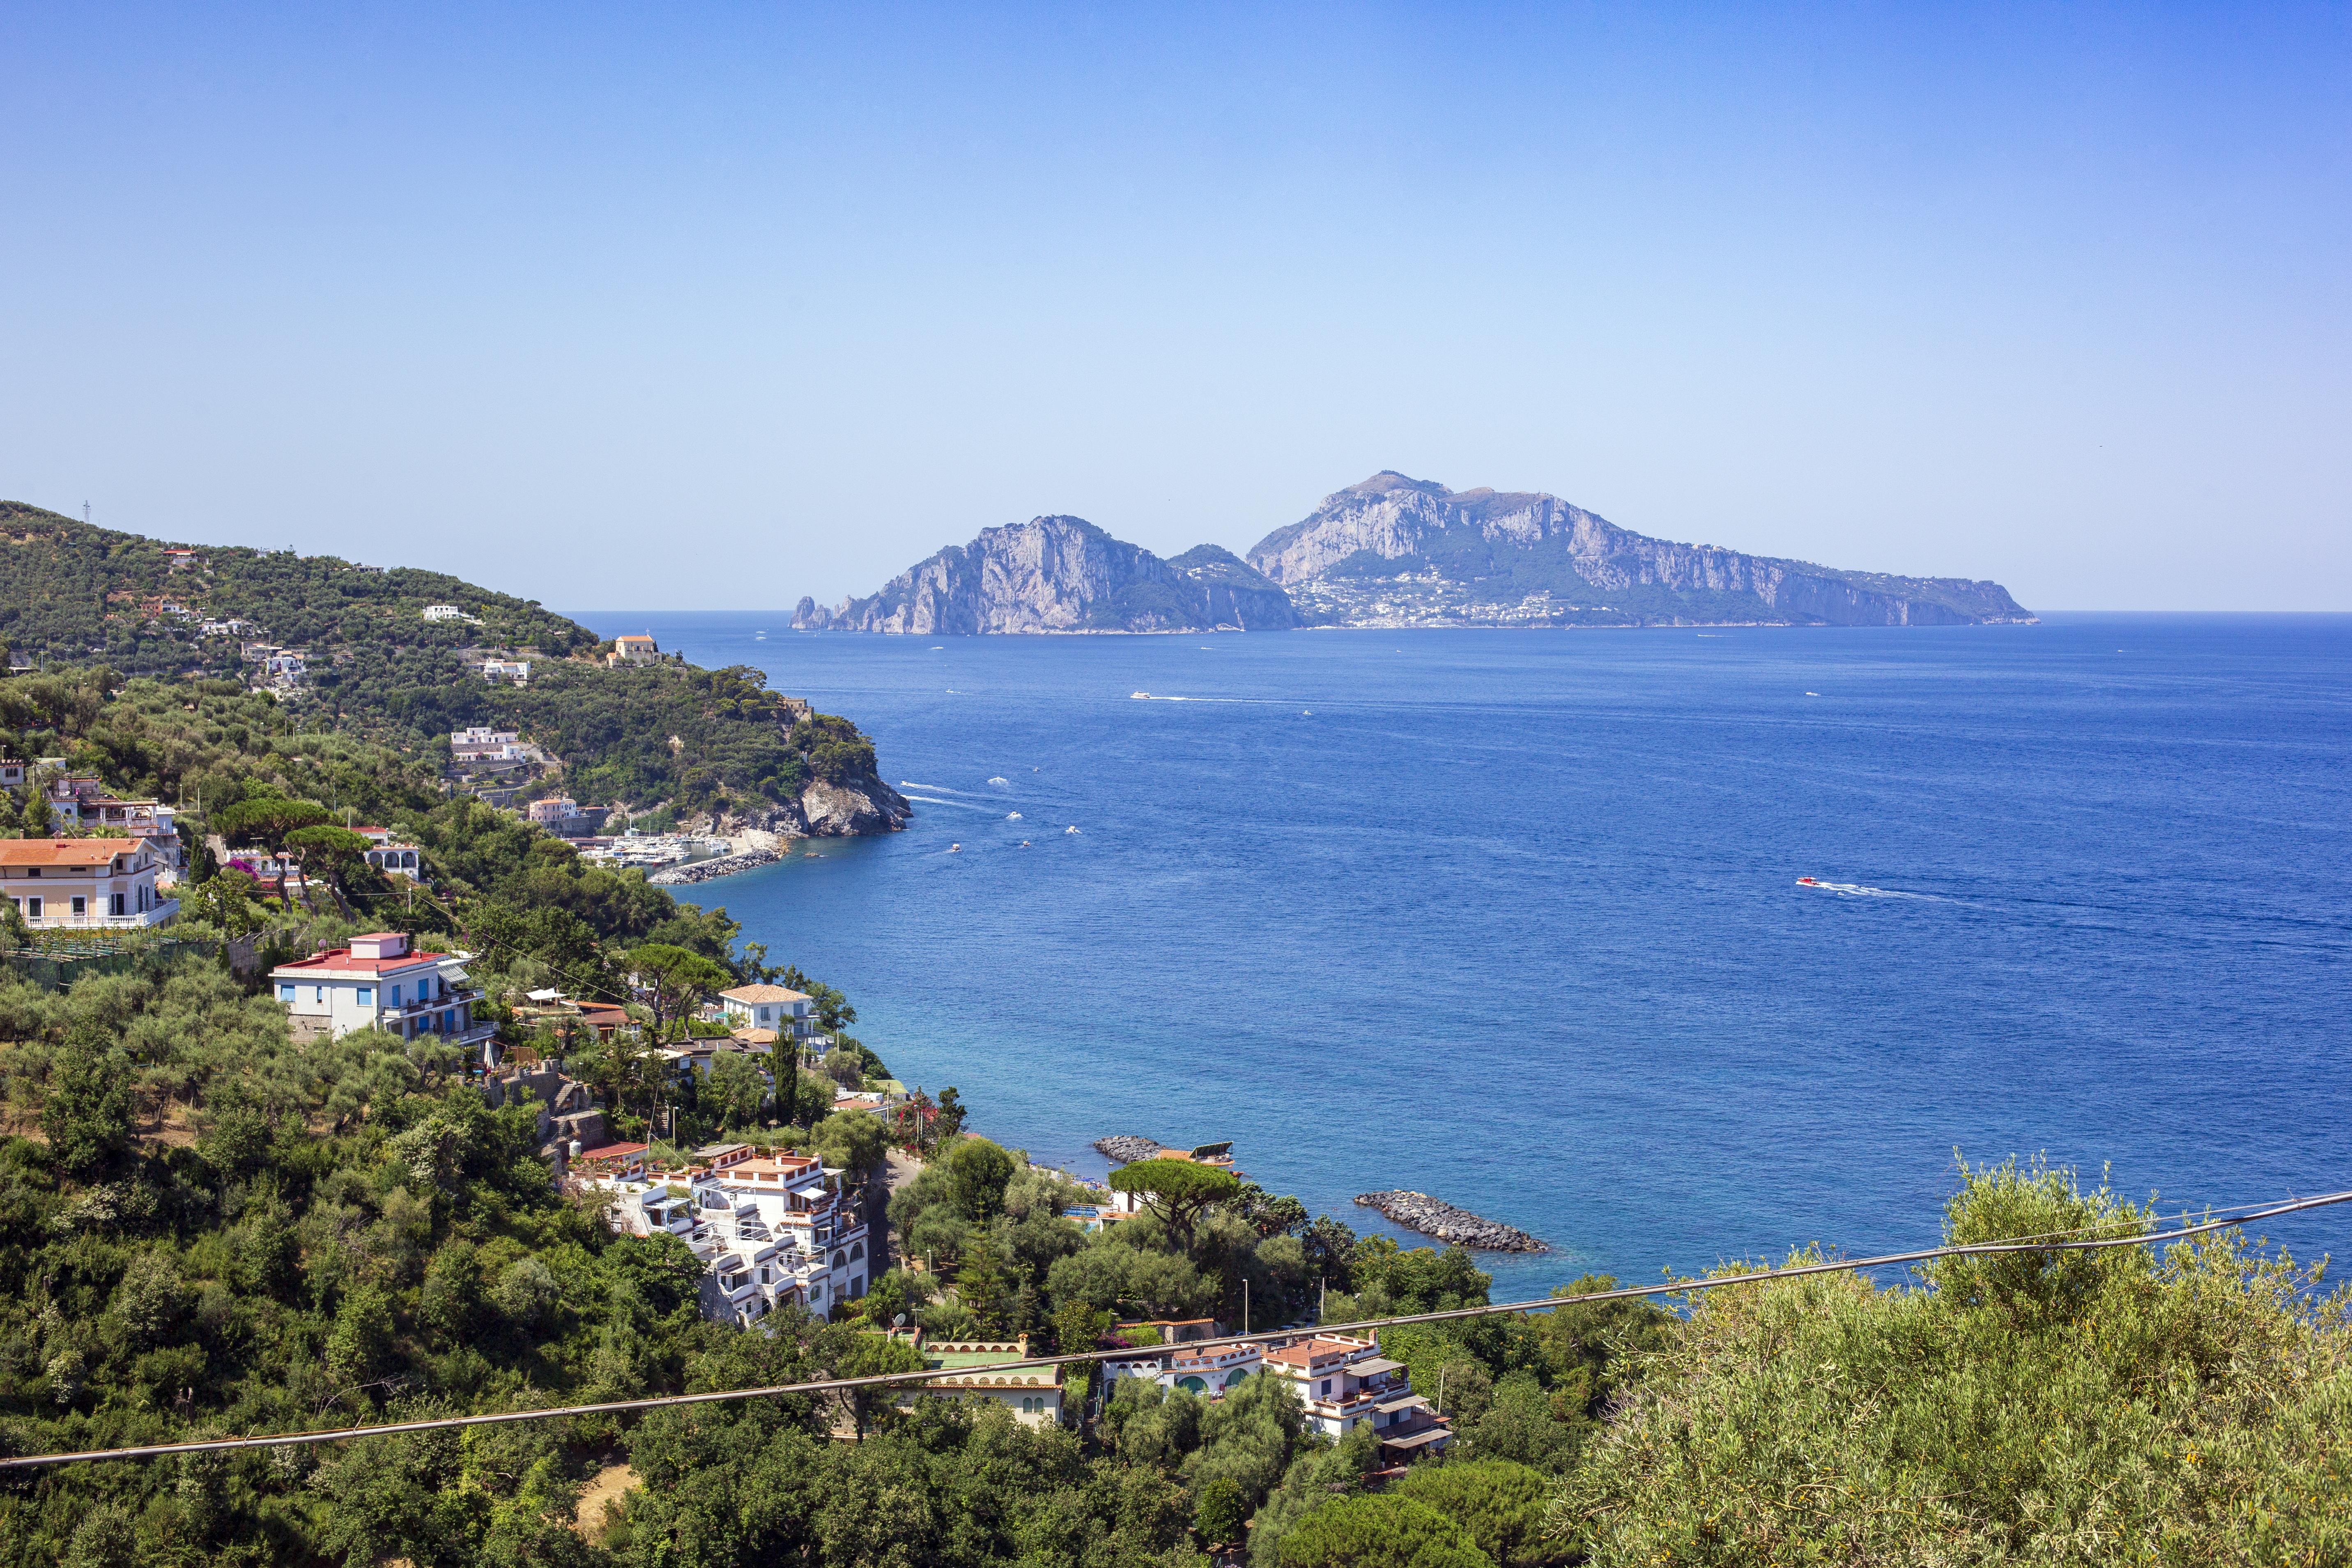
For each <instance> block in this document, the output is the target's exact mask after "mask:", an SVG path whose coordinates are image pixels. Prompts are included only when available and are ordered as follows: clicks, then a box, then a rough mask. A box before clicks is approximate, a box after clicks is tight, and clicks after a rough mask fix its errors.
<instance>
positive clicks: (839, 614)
mask: <svg viewBox="0 0 2352 1568" xmlns="http://www.w3.org/2000/svg"><path fill="white" fill-rule="evenodd" d="M1297 624H1298V616H1297V612H1296V611H1295V610H1294V609H1293V608H1292V607H1291V604H1290V599H1289V597H1288V595H1286V594H1284V593H1283V591H1282V590H1281V588H1279V587H1277V586H1276V584H1272V583H1270V582H1268V581H1266V580H1265V577H1263V576H1261V575H1260V574H1258V573H1257V572H1256V571H1255V570H1253V569H1252V568H1251V567H1250V566H1249V565H1248V564H1247V563H1244V562H1243V561H1242V560H1241V559H1240V558H1239V557H1238V556H1235V555H1234V554H1233V553H1232V552H1229V551H1225V550H1221V549H1219V548H1217V547H1216V546H1215V545H1213V544H1204V545H1202V546H1200V547H1199V548H1197V549H1194V550H1190V551H1187V552H1185V553H1183V554H1182V555H1180V556H1178V557H1177V558H1176V559H1175V560H1173V561H1163V560H1161V559H1160V557H1159V556H1157V555H1154V554H1153V553H1152V552H1150V551H1149V550H1145V549H1143V548H1141V547H1140V546H1139V545H1133V544H1128V543H1124V542H1120V541H1118V540H1116V539H1113V538H1112V537H1111V536H1110V535H1109V534H1108V533H1105V532H1104V531H1102V530H1101V529H1099V528H1097V527H1096V526H1095V525H1094V524H1093V523H1090V522H1088V521H1086V520H1085V519H1083V518H1076V517H1039V518H1033V519H1031V520H1030V521H1027V522H1024V523H1019V524H1016V525H1014V526H1012V527H1008V528H992V529H987V530H985V531H982V533H981V535H980V537H979V538H977V539H975V540H973V541H972V542H971V543H970V544H967V545H951V546H950V547H949V548H947V549H945V550H942V551H940V552H939V553H938V554H936V555H934V556H932V557H931V558H930V559H929V560H928V561H925V562H923V563H920V564H919V565H917V566H914V567H912V568H911V569H909V570H908V571H906V572H903V573H901V574H898V576H896V577H894V578H892V579H891V580H890V581H889V582H888V583H887V584H883V587H882V591H881V592H880V593H878V594H876V595H872V596H871V597H869V598H864V599H845V600H843V601H842V603H841V605H840V606H839V607H838V608H836V609H832V610H825V609H822V608H820V607H818V605H816V603H815V601H814V600H812V599H805V598H804V599H803V600H802V601H801V603H800V607H799V609H798V610H797V611H795V613H794V614H793V626H794V627H795V628H797V629H800V630H804V631H806V630H838V631H863V632H906V633H912V634H916V635H919V636H927V637H938V636H941V635H951V636H967V637H970V636H980V635H984V634H990V633H1003V632H1180V631H1209V630H1213V629H1215V628H1217V627H1220V626H1232V627H1239V628H1243V629H1246V630H1251V631H1257V630H1262V629H1265V628H1268V627H1282V626H1296V625H1297Z"/></svg>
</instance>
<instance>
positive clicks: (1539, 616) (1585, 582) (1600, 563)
mask: <svg viewBox="0 0 2352 1568" xmlns="http://www.w3.org/2000/svg"><path fill="white" fill-rule="evenodd" d="M2033 618H2034V617H2033V616H2032V615H2030V614H2029V613H2027V612H2026V611H2025V610H2024V609H2023V608H2022V607H2021V606H2020V605H2019V604H2018V603H2017V601H2016V600H2015V599H2013V598H2011V596H2010V595H2009V591H2008V590H2007V589H2005V588H2003V587H2002V586H2001V585H2000V584H1998V583H1987V582H1979V581H1974V580H1971V579H1967V578H1959V577H1903V576H1895V575H1892V574H1886V573H1881V572H1854V571H1846V570H1843V569H1840V568H1837V567H1831V566H1817V565H1814V564H1813V563H1811V562H1805V561H1790V560H1783V559H1780V558H1779V557H1777V556H1769V555H1748V554H1744V553H1742V552H1739V551H1737V550H1727V549H1724V548H1722V547H1721V546H1718V545H1713V544H1676V543H1673V542H1668V541H1666V540H1662V539H1652V538H1650V537H1649V536H1647V535H1645V534H1640V533H1635V532H1633V531H1632V530H1630V529H1625V528H1620V527H1618V526H1617V525H1616V524H1615V523H1613V522H1611V521H1608V520H1607V519H1606V518H1602V517H1599V516H1596V515H1595V514H1593V513H1591V512H1589V511H1587V510H1584V509H1583V508H1581V507H1578V506H1572V505H1570V503H1569V502H1567V501H1564V500H1560V499H1559V497H1557V496H1552V495H1547V494H1544V493H1542V492H1540V491H1532V490H1530V491H1518V490H1495V489H1484V488H1481V489H1469V490H1459V491H1457V490H1452V489H1447V488H1446V487H1445V486H1444V485H1441V484H1437V483H1434V482H1433V481H1431V480H1427V479H1411V478H1408V477H1407V476H1405V475H1403V474H1400V473H1396V472H1394V471H1393V470H1388V469H1383V470H1382V471H1381V472H1380V473H1377V474H1374V475H1373V476H1372V477H1371V478H1370V479H1366V480H1364V481H1363V482H1362V483H1360V484H1354V485H1349V487H1348V488H1347V489H1342V490H1337V491H1334V492H1333V493H1332V494H1330V495H1328V496H1326V497H1325V498H1324V500H1323V503H1322V505H1320V506H1319V507H1318V508H1316V510H1314V511H1312V512H1310V513H1309V514H1308V515H1307V516H1306V517H1305V518H1303V519H1301V520H1300V521H1297V522H1294V523H1290V524H1288V525H1286V526H1285V527H1282V528H1277V529H1276V530H1275V531H1273V532H1271V533H1269V534H1267V535H1266V536H1265V538H1264V539H1261V540H1260V541H1258V542H1257V543H1256V544H1255V546H1253V547H1252V548H1251V550H1250V551H1249V552H1248V555H1247V558H1246V559H1244V558H1243V557H1241V556H1237V555H1234V553H1233V552H1230V551H1227V550H1223V549H1221V548H1219V547H1218V546H1216V545H1213V544H1203V545H1199V546H1197V547H1195V548H1193V549H1192V550H1188V551H1186V552H1184V553H1183V554H1181V555H1179V556H1176V557H1175V558H1174V559H1172V560H1167V561H1163V560H1161V559H1160V557H1159V556H1157V555H1154V554H1153V553H1152V552H1150V551H1149V550H1145V549H1143V548H1141V547H1140V546H1138V545H1133V544H1127V543H1123V542H1120V541H1118V540H1116V539H1113V538H1112V537H1111V536H1110V535H1109V534H1108V533H1106V532H1104V531H1102V530H1101V529H1099V528H1097V527H1096V526H1095V525H1094V524H1093V523H1091V522H1088V521H1086V520H1085V519H1083V518H1076V517H1038V518H1032V519H1031V520H1030V521H1027V522H1025V523H1020V524H1016V525H1013V526H1012V527H1007V528H992V529H987V530H984V531H982V533H981V535H980V536H979V537H978V538H977V539H974V540H973V541H972V542H971V543H970V544H967V545H956V546H951V547H950V548H948V549H946V550H942V551H940V552H939V553H938V554H936V555H934V556H932V557H931V558H930V559H929V560H928V561H924V562H922V563H919V564H918V565H916V566H913V567H910V568H909V569H908V570H907V571H905V572H903V573H901V574H898V576H897V577H894V578H892V579H891V580H890V581H889V582H888V583H887V584H884V585H883V587H882V589H881V591H880V592H878V593H876V594H873V595H869V596H867V597H866V598H863V599H844V600H843V601H842V602H841V604H840V605H838V606H837V607H835V608H834V609H830V610H828V609H824V608H822V607H820V606H819V605H817V603H816V601H815V600H814V599H813V598H803V599H802V600H801V602H800V607H799V609H798V610H797V611H796V612H795V613H794V615H793V626H794V627H795V628H796V629H798V630H802V631H866V632H908V633H918V634H920V635H923V636H926V637H938V636H941V635H961V636H980V635H984V634H993V633H1003V632H1202V631H1225V630H1230V631H1272V630H1285V629H1288V628H1291V627H1296V626H1380V627H1407V626H1999V625H2004V624H2021V623H2029V622H2032V620H2033Z"/></svg>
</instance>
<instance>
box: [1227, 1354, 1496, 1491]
mask: <svg viewBox="0 0 2352 1568" xmlns="http://www.w3.org/2000/svg"><path fill="white" fill-rule="evenodd" d="M1265 1373H1266V1375H1267V1376H1268V1377H1280V1378H1284V1379H1286V1380H1287V1381H1288V1382H1289V1384H1290V1385H1291V1387H1292V1389H1293V1390H1294V1391H1296V1392H1297V1395H1298V1398H1299V1403H1301V1404H1302V1405H1305V1406H1306V1407H1307V1425H1308V1426H1312V1427H1313V1428H1315V1430H1317V1431H1318V1432H1321V1433H1324V1434H1325V1435H1327V1436H1332V1437H1344V1436H1347V1435H1348V1434H1349V1432H1352V1431H1354V1430H1355V1429H1356V1428H1357V1427H1358V1426H1367V1425H1369V1426H1370V1427H1371V1428H1372V1430H1373V1433H1374V1434H1375V1436H1378V1437H1379V1439H1380V1444H1381V1458H1382V1460H1383V1461H1386V1462H1392V1463H1402V1462H1404V1461H1405V1460H1407V1459H1410V1458H1414V1457H1416V1456H1417V1455H1419V1454H1422V1453H1436V1452H1438V1451H1439V1450H1441V1449H1443V1448H1444V1447H1445V1446H1446V1445H1447V1444H1448V1443H1450V1442H1452V1441H1453V1438H1454V1430H1453V1428H1452V1427H1450V1426H1447V1425H1446V1424H1445V1418H1444V1416H1442V1415H1438V1414H1437V1413H1436V1411H1435V1410H1434V1409H1433V1408H1432V1407H1431V1405H1430V1403H1429V1401H1428V1400H1426V1399H1424V1398H1423V1397H1421V1396H1420V1395H1419V1394H1415V1393H1413V1391H1412V1378H1411V1377H1410V1376H1408V1375H1407V1374H1406V1372H1405V1369H1404V1363H1402V1362H1396V1361H1391V1360H1389V1359H1388V1358H1387V1357H1386V1356H1383V1355H1381V1346H1380V1342H1379V1341H1378V1340H1371V1339H1360V1338H1358V1337H1357V1336H1355V1335H1353V1334H1315V1335H1311V1336H1309V1337H1307V1338H1305V1339H1301V1340H1297V1341H1295V1342H1292V1343H1290V1344H1286V1345H1285V1346H1283V1347H1282V1348H1281V1349H1279V1350H1270V1351H1268V1352H1265Z"/></svg>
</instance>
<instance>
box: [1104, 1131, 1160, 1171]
mask: <svg viewBox="0 0 2352 1568" xmlns="http://www.w3.org/2000/svg"><path fill="white" fill-rule="evenodd" d="M1095 1147H1096V1148H1097V1149H1098V1150H1100V1151H1101V1152H1103V1153H1105V1154H1107V1155H1108V1156H1109V1157H1110V1159H1111V1160H1112V1161H1113V1162H1114V1163H1118V1164H1121V1165H1132V1164H1134V1163H1136V1162H1137V1161H1138V1160H1149V1159H1150V1158H1151V1156H1153V1155H1154V1154H1157V1153H1159V1152H1160V1150H1161V1149H1162V1148H1164V1147H1166V1145H1164V1144H1162V1143H1161V1142H1160V1140H1159V1139H1157V1138H1137V1137H1135V1136H1133V1135H1131V1134H1129V1133H1125V1132H1120V1133H1115V1134H1113V1135H1112V1136H1110V1137H1108V1138H1097V1139H1096V1140H1095Z"/></svg>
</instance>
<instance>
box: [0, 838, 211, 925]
mask: <svg viewBox="0 0 2352 1568" xmlns="http://www.w3.org/2000/svg"><path fill="white" fill-rule="evenodd" d="M162 868H163V862H162V861H161V860H159V859H158V858H156V855H155V851H154V849H153V848H152V847H151V846H150V845H148V844H147V843H146V841H145V840H143V839H138V838H7V839H0V888H5V889H6V891H7V895H8V900H9V901H10V902H11V903H13V904H15V905H16V909H17V910H18V912H19V913H21V914H22V915H23V916H24V917H25V923H26V925H28V926H31V927H33V928H34V929H35V930H37V931H46V930H52V929H56V928H58V927H74V926H159V925H162V924H163V922H164V921H169V920H171V919H172V918H173V916H175V915H177V914H178V913H179V912H180V901H179V900H177V899H166V898H161V897H158V896H157V894H156V892H155V873H156V872H157V871H158V870H160V869H162Z"/></svg>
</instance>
